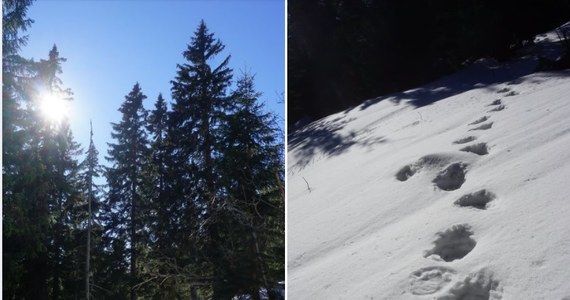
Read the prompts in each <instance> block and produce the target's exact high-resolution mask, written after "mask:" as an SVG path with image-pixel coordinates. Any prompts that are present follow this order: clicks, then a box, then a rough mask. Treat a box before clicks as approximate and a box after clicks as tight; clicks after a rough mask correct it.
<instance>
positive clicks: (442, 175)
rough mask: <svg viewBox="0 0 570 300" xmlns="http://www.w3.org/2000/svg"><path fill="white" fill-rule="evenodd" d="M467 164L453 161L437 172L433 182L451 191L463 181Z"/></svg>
mask: <svg viewBox="0 0 570 300" xmlns="http://www.w3.org/2000/svg"><path fill="white" fill-rule="evenodd" d="M466 168H467V165H466V164H464V163H460V162H458V163H453V164H451V165H449V166H448V167H447V168H445V169H444V170H443V171H441V172H439V174H437V177H435V178H434V180H433V183H435V185H436V186H437V187H438V188H440V189H442V190H444V191H453V190H456V189H458V188H460V187H461V186H462V185H463V183H464V182H465V169H466Z"/></svg>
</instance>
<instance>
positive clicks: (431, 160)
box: [396, 154, 450, 181]
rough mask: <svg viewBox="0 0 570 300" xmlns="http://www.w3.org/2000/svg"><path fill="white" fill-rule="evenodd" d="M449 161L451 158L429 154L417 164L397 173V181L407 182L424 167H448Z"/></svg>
mask: <svg viewBox="0 0 570 300" xmlns="http://www.w3.org/2000/svg"><path fill="white" fill-rule="evenodd" d="M449 160H450V158H449V157H447V156H445V155H441V154H428V155H426V156H424V157H422V158H420V159H418V160H417V161H416V162H415V163H412V164H409V165H406V166H404V167H402V168H401V169H400V170H399V171H398V172H397V173H396V179H398V180H399V181H406V180H408V179H409V178H410V177H412V176H413V175H414V174H416V172H417V171H419V170H420V169H422V168H424V167H441V166H444V165H446V164H447V163H448V162H449Z"/></svg>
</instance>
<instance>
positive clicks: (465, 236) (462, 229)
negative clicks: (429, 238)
mask: <svg viewBox="0 0 570 300" xmlns="http://www.w3.org/2000/svg"><path fill="white" fill-rule="evenodd" d="M437 235H438V238H437V239H436V240H435V241H434V242H433V243H434V244H435V246H434V247H433V249H431V250H429V251H427V252H426V253H425V255H424V257H428V256H430V255H434V254H435V255H438V256H439V257H440V258H441V259H443V260H444V261H447V262H450V261H454V260H456V259H461V258H463V257H465V255H467V254H468V253H469V252H471V250H473V248H475V245H476V244H477V242H476V241H475V240H474V239H472V238H471V236H472V235H473V232H472V231H471V227H470V226H469V225H467V224H459V225H453V227H451V228H450V229H447V230H446V231H444V232H438V233H437Z"/></svg>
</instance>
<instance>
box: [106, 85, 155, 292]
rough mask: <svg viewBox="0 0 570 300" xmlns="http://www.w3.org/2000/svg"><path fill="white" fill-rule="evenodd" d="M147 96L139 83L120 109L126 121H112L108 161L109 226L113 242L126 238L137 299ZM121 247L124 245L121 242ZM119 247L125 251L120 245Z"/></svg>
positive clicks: (126, 97)
mask: <svg viewBox="0 0 570 300" xmlns="http://www.w3.org/2000/svg"><path fill="white" fill-rule="evenodd" d="M144 99H146V96H145V95H144V94H143V93H142V91H141V88H140V86H139V84H138V83H136V84H135V85H134V87H133V89H132V90H131V92H130V93H129V94H128V95H127V96H125V101H124V102H123V104H122V105H121V107H120V108H119V111H120V112H121V113H122V120H121V122H119V123H112V128H113V132H112V133H111V136H112V138H113V139H115V141H116V142H115V143H109V144H108V145H109V150H108V155H109V156H107V157H106V158H107V160H108V161H109V162H110V163H112V166H111V167H109V168H107V172H106V177H107V183H108V185H109V193H108V197H109V199H108V201H109V208H110V211H109V213H110V216H109V217H110V220H109V223H108V224H107V225H108V228H109V230H111V231H112V233H110V236H112V237H113V239H114V241H113V243H118V244H117V245H121V242H120V241H119V240H122V241H126V242H127V244H126V245H125V246H126V247H127V248H128V253H124V254H123V255H124V256H123V257H122V259H125V260H126V259H128V260H129V273H130V275H129V276H130V278H129V282H130V284H129V286H130V299H132V300H134V299H136V289H135V285H136V284H137V283H138V274H137V258H138V255H139V248H140V246H141V243H142V242H143V241H141V240H140V239H139V237H140V236H141V233H142V231H143V230H144V229H145V226H143V225H144V224H142V223H141V216H143V215H144V214H145V212H144V211H142V208H144V207H145V205H144V202H143V201H144V197H143V193H142V190H143V188H144V184H145V181H144V178H143V176H142V174H143V173H144V167H145V166H144V163H145V161H146V158H147V156H148V141H147V133H146V130H145V126H146V118H147V112H146V110H145V109H144V107H143V101H144ZM121 247H123V246H122V245H121ZM116 250H122V249H118V248H116Z"/></svg>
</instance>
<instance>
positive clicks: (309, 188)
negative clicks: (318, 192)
mask: <svg viewBox="0 0 570 300" xmlns="http://www.w3.org/2000/svg"><path fill="white" fill-rule="evenodd" d="M303 180H305V183H306V184H307V189H308V190H309V193H310V192H311V187H310V186H309V183H308V182H307V179H305V177H303Z"/></svg>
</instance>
